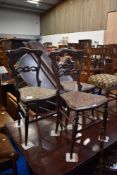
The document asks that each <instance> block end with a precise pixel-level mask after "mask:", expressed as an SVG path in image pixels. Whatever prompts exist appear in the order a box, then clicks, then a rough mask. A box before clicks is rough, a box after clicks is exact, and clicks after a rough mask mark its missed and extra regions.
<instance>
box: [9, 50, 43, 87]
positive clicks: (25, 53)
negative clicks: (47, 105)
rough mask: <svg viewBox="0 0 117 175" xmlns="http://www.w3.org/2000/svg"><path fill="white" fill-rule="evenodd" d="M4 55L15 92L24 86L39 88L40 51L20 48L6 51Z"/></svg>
mask: <svg viewBox="0 0 117 175" xmlns="http://www.w3.org/2000/svg"><path fill="white" fill-rule="evenodd" d="M6 54H7V56H8V59H9V65H10V69H11V71H12V73H13V76H14V79H15V87H16V90H18V89H19V88H21V87H23V86H24V85H28V86H40V84H41V81H40V79H39V71H40V67H41V54H42V51H40V50H36V49H29V48H25V47H21V48H18V49H16V50H7V51H6ZM34 54H35V55H36V56H37V57H35V55H34Z"/></svg>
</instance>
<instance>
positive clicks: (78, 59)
mask: <svg viewBox="0 0 117 175" xmlns="http://www.w3.org/2000/svg"><path fill="white" fill-rule="evenodd" d="M65 54H68V55H69V56H70V58H69V59H68V60H65V61H64V63H61V62H60V58H61V57H63V56H64V55H65ZM83 55H84V52H83V51H81V50H77V51H76V50H71V49H61V50H58V51H55V52H51V53H50V58H51V60H52V69H53V72H54V76H55V80H56V86H57V98H58V105H57V106H58V116H59V117H58V118H57V125H56V132H58V126H59V125H60V126H61V128H63V127H65V130H67V126H68V123H71V124H72V126H73V128H72V136H71V146H70V153H69V154H66V156H68V157H69V161H71V162H72V161H78V159H77V158H76V157H77V153H76V154H75V153H74V146H75V142H76V140H77V139H78V138H77V137H76V135H77V134H78V133H80V132H82V131H84V130H87V129H88V128H89V127H91V126H93V125H96V124H97V123H98V122H101V123H102V128H101V129H100V128H99V130H100V133H101V134H100V145H101V146H100V149H101V151H102V150H103V142H104V139H105V130H106V122H107V116H108V112H107V102H108V100H107V98H106V97H104V96H98V95H94V94H91V93H86V92H81V91H80V90H81V84H80V81H79V79H80V73H81V70H82V64H83ZM64 76H70V77H71V76H72V77H73V79H75V80H76V82H77V90H76V91H67V92H66V90H65V89H64V86H63V84H62V81H61V79H62V77H63V78H64ZM100 107H102V108H103V112H102V118H103V120H100V117H99V116H98V118H97V120H95V119H94V118H93V117H92V116H90V115H89V111H91V113H92V110H97V109H99V108H100ZM80 118H81V119H83V118H85V119H87V120H89V121H90V122H88V123H87V122H86V123H85V125H83V124H82V123H80V121H79V119H80ZM79 125H82V128H80V127H79Z"/></svg>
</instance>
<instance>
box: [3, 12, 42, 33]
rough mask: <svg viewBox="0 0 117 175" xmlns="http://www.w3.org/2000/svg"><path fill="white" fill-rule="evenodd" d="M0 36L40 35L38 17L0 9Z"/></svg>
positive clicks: (32, 14)
mask: <svg viewBox="0 0 117 175" xmlns="http://www.w3.org/2000/svg"><path fill="white" fill-rule="evenodd" d="M0 34H16V35H17V34H18V35H40V16H39V15H38V14H34V13H28V12H24V11H18V10H17V11H16V10H8V9H0Z"/></svg>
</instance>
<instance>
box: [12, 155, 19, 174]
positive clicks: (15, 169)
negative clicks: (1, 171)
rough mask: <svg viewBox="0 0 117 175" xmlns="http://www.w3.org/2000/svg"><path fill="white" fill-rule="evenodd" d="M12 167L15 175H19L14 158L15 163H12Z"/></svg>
mask: <svg viewBox="0 0 117 175" xmlns="http://www.w3.org/2000/svg"><path fill="white" fill-rule="evenodd" d="M12 167H13V175H17V174H18V173H17V164H16V159H14V158H13V163H12Z"/></svg>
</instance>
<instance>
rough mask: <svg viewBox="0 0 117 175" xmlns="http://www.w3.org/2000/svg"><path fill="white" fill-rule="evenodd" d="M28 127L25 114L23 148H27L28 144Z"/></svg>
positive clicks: (27, 116)
mask: <svg viewBox="0 0 117 175" xmlns="http://www.w3.org/2000/svg"><path fill="white" fill-rule="evenodd" d="M28 125H29V115H28V112H27V113H26V116H25V146H27V143H28Z"/></svg>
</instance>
